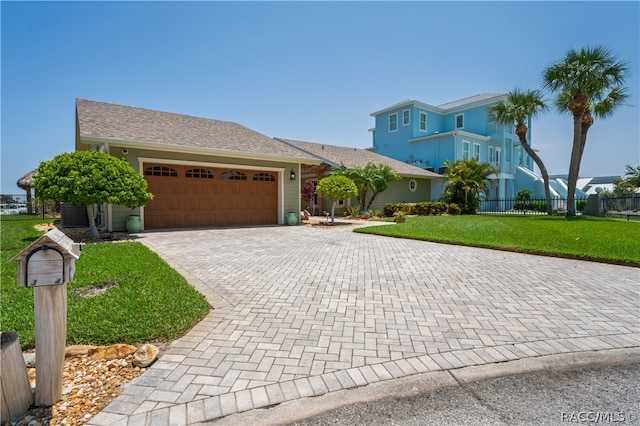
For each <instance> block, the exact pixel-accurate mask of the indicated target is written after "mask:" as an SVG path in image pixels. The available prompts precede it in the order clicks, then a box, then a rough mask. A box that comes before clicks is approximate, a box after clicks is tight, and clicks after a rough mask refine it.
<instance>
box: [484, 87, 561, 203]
mask: <svg viewBox="0 0 640 426" xmlns="http://www.w3.org/2000/svg"><path fill="white" fill-rule="evenodd" d="M548 109H549V107H548V106H547V105H546V103H545V100H544V98H543V96H542V92H540V91H539V90H525V91H522V90H519V89H514V90H512V91H511V92H509V93H508V94H507V100H506V102H500V103H497V104H495V105H492V106H490V107H489V114H490V115H491V116H492V117H493V118H494V119H495V120H496V122H497V123H498V124H503V125H505V124H506V125H510V124H513V123H516V135H517V136H518V138H519V139H520V145H522V148H524V150H525V151H526V152H527V154H529V157H531V159H533V161H534V162H535V163H536V165H537V166H538V168H539V169H540V174H541V175H542V180H543V181H544V194H545V197H546V199H547V214H551V212H552V207H551V191H550V190H549V173H547V168H546V167H545V165H544V163H543V162H542V159H541V158H540V157H539V156H538V154H537V153H536V152H535V151H534V150H533V149H532V148H531V145H529V142H527V132H528V131H529V128H528V127H527V124H526V122H527V121H528V120H529V119H530V118H533V117H536V116H537V115H539V114H540V113H542V112H543V111H546V110H548Z"/></svg>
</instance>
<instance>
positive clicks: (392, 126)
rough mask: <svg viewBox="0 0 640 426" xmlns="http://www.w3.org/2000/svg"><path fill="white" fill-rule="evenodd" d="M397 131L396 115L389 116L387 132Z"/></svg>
mask: <svg viewBox="0 0 640 426" xmlns="http://www.w3.org/2000/svg"><path fill="white" fill-rule="evenodd" d="M396 130H398V113H395V114H391V115H389V131H390V132H395V131H396Z"/></svg>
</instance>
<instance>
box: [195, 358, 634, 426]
mask: <svg viewBox="0 0 640 426" xmlns="http://www.w3.org/2000/svg"><path fill="white" fill-rule="evenodd" d="M638 360H640V347H634V348H625V349H608V350H599V351H589V352H575V353H569V354H558V355H544V356H539V357H532V358H523V359H519V360H515V361H506V362H499V363H492V364H485V365H477V366H470V367H461V368H455V369H449V370H444V371H433V372H429V373H421V374H415V375H412V376H408V377H403V378H400V379H393V380H387V381H384V382H378V383H373V384H370V385H366V386H362V387H359V388H355V389H348V390H341V391H336V392H330V393H327V394H324V395H321V396H317V397H310V398H301V399H297V400H294V401H287V402H284V403H282V404H279V405H276V406H274V407H271V408H263V409H255V410H251V411H246V412H243V413H238V414H233V415H230V416H227V417H223V418H220V419H216V420H213V421H211V422H206V423H198V424H199V425H214V424H215V425H245V424H260V425H263V426H267V425H283V424H287V423H291V422H294V421H297V420H301V419H306V418H309V417H314V416H317V415H320V414H322V413H324V412H327V411H330V410H334V409H336V408H340V407H344V406H347V405H352V404H357V403H362V402H372V401H378V400H382V399H385V398H406V397H411V396H414V395H418V394H424V393H430V392H434V391H436V390H439V389H442V388H446V387H450V386H463V385H464V384H465V383H471V382H479V381H483V380H490V379H495V378H499V377H506V376H514V375H522V374H527V373H533V372H538V371H544V370H551V371H555V372H558V371H565V370H570V369H575V368H583V367H590V366H596V365H623V364H629V363H633V362H638Z"/></svg>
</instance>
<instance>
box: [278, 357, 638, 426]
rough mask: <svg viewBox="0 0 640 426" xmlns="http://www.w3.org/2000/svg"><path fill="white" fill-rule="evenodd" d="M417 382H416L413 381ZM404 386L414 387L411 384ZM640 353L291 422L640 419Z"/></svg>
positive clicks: (542, 422)
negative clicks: (608, 362) (637, 356)
mask: <svg viewBox="0 0 640 426" xmlns="http://www.w3.org/2000/svg"><path fill="white" fill-rule="evenodd" d="M409 386H410V385H409ZM404 393H405V394H406V393H412V392H411V390H410V389H405V391H404ZM639 417H640V360H638V359H636V360H635V361H632V362H629V363H626V362H625V363H621V364H615V365H603V366H588V367H581V368H570V369H565V370H544V371H538V372H532V373H527V374H521V375H513V376H505V377H499V378H494V379H487V380H480V381H474V382H455V384H454V385H452V386H447V387H444V388H440V389H435V390H432V391H427V392H424V391H419V390H416V393H415V394H414V395H411V396H403V397H391V398H385V399H382V400H377V401H370V402H365V403H358V404H353V405H348V406H345V407H342V408H338V409H335V410H331V411H327V412H325V413H323V414H320V415H317V416H314V417H311V418H307V419H304V420H297V421H294V422H292V423H288V424H289V425H291V426H303V425H305V426H311V425H323V426H324V425H571V424H576V425H577V424H590V425H593V424H616V425H625V426H626V425H633V424H640V418H639Z"/></svg>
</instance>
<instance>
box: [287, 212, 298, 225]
mask: <svg viewBox="0 0 640 426" xmlns="http://www.w3.org/2000/svg"><path fill="white" fill-rule="evenodd" d="M297 224H298V214H297V213H294V212H289V213H287V225H297Z"/></svg>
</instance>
